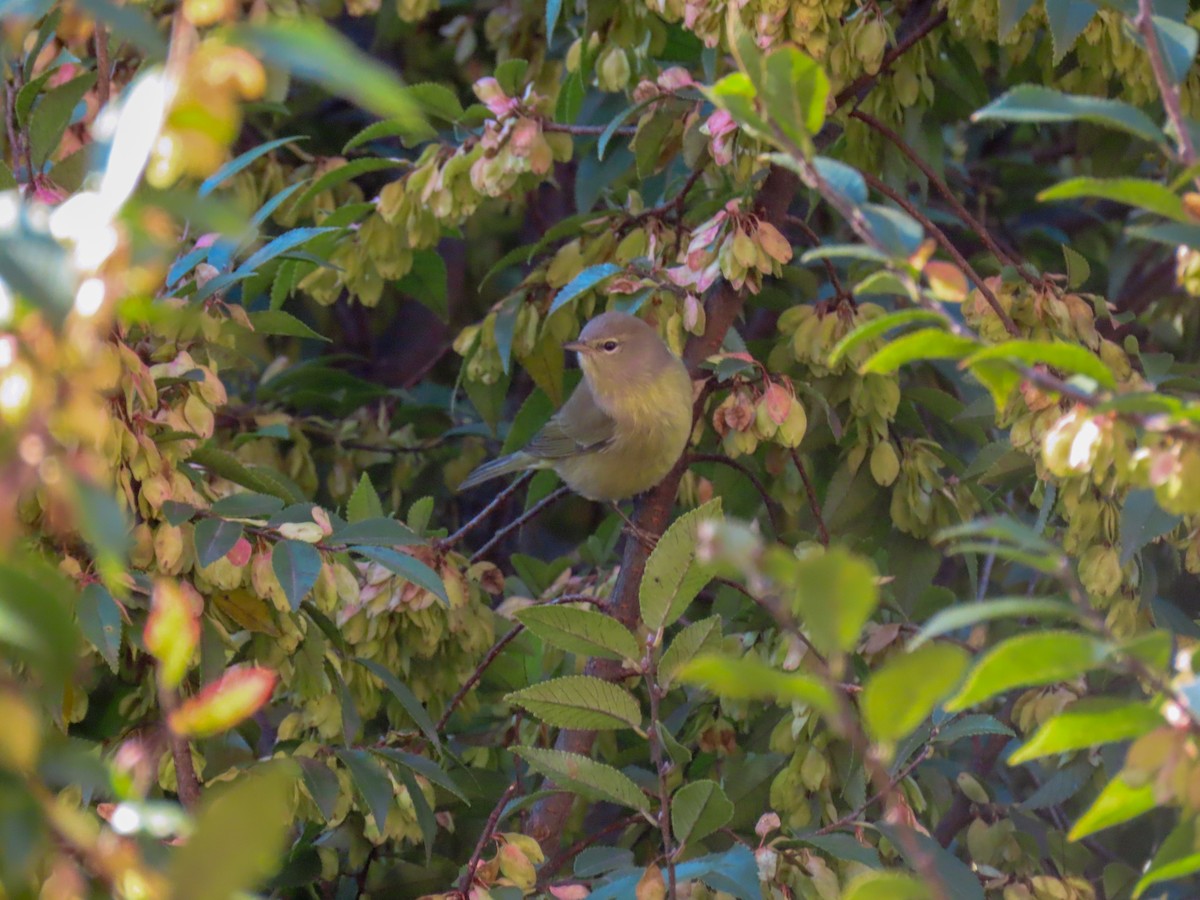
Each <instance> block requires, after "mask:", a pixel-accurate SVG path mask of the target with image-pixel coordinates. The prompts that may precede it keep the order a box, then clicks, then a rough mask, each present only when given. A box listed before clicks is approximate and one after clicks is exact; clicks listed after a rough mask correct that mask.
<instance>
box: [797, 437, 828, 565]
mask: <svg viewBox="0 0 1200 900" xmlns="http://www.w3.org/2000/svg"><path fill="white" fill-rule="evenodd" d="M792 462H793V463H795V464H796V471H797V472H799V473H800V480H801V481H803V482H804V492H805V493H806V494H808V508H809V509H811V510H812V514H813V518H814V519H816V520H817V535H818V536H819V538H820V540H821V543H822V544H824V545H825V546H826V547H828V546H829V529H828V528H826V527H825V519H824V518H823V517H822V516H821V503H820V501H819V500H817V489H816V488H815V487H814V486H813V483H812V481H811V480H810V479H809V477H808V470H807V469H805V468H804V463H803V462H801V460H800V454H799V453H798V452H796V448H795V447H793V448H792Z"/></svg>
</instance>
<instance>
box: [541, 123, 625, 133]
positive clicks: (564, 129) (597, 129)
mask: <svg viewBox="0 0 1200 900" xmlns="http://www.w3.org/2000/svg"><path fill="white" fill-rule="evenodd" d="M607 129H608V126H607V125H564V124H563V123H561V122H546V121H544V120H543V122H542V131H551V132H559V133H560V134H574V135H581V136H582V135H593V134H596V135H599V134H604V132H605V131H606V130H607ZM635 134H637V129H636V128H634V127H633V126H628V127H625V128H618V129H616V130H615V131H613V136H614V137H615V136H617V135H619V136H621V137H633V136H634V135H635Z"/></svg>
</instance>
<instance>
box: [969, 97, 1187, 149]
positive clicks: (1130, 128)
mask: <svg viewBox="0 0 1200 900" xmlns="http://www.w3.org/2000/svg"><path fill="white" fill-rule="evenodd" d="M971 119H972V120H973V121H975V122H986V121H989V120H990V121H998V122H1091V123H1092V124H1094V125H1104V126H1107V127H1109V128H1116V129H1119V130H1121V131H1124V132H1127V133H1129V134H1132V135H1134V136H1135V137H1139V138H1141V139H1142V140H1146V141H1150V142H1152V143H1158V144H1162V143H1166V139H1165V138H1164V136H1163V133H1162V129H1161V128H1159V127H1158V125H1156V124H1155V123H1154V120H1153V119H1151V118H1150V117H1149V116H1148V115H1146V114H1145V113H1144V112H1142V111H1141V110H1140V109H1138V108H1137V107H1136V106H1132V105H1130V104H1128V103H1125V102H1123V101H1121V100H1109V99H1106V98H1103V97H1086V96H1078V95H1075V94H1064V93H1063V92H1062V91H1056V90H1053V89H1051V88H1048V87H1042V86H1041V85H1034V84H1022V85H1019V86H1018V87H1015V88H1013V89H1012V90H1011V91H1008V92H1007V93H1005V94H1003V95H1002V96H1000V97H998V98H996V99H995V100H993V101H992V102H991V103H989V104H988V105H987V106H985V107H984V108H983V109H981V110H979V111H978V112H976V113H975V114H974V115H973V116H971Z"/></svg>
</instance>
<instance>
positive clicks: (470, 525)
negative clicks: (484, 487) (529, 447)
mask: <svg viewBox="0 0 1200 900" xmlns="http://www.w3.org/2000/svg"><path fill="white" fill-rule="evenodd" d="M532 477H533V473H532V472H523V473H522V474H521V477H520V478H518V479H517V480H516V481H514V482H513V483H512V484H510V485H509V486H508V487H506V488H505V489H504V490H502V491H501V492H500V493H498V494H497V495H496V496H495V497H493V498H492V500H491V502H490V503H489V504H488V505H487V506H485V507H484V508H483V509H481V510H480V511H479V512H477V513H476V514H475V515H474V517H472V518H471V519H470V520H468V521H467V523H466V524H465V525H463V526H462V528H460V529H458V531H456V532H454V534H452V535H450V536H449V537H447V538H445V539H444V540H442V541H441V542H440V545H441V546H442V547H453V546H454V545H455V544H457V543H458V542H459V541H461V540H462V539H463V538H464V537H466V535H467V534H468V533H469V532H471V531H473V530H474V529H476V528H478V527H479V525H480V524H482V522H483V521H484V519H486V518H487V517H488V516H490V515H491V514H492V513H493V512H495V511H496V509H497V508H498V507H499V506H500V505H501V504H503V503H504V501H505V500H507V499H508V498H509V497H511V496H512V495H513V494H515V493H516V492H517V491H519V490H520V489H521V486H522V485H524V484H525V483H526V482H527V481H529V479H530V478H532Z"/></svg>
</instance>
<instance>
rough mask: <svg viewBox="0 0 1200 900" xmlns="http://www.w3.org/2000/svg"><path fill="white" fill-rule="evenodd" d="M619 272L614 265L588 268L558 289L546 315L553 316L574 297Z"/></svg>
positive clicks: (618, 268) (606, 264)
mask: <svg viewBox="0 0 1200 900" xmlns="http://www.w3.org/2000/svg"><path fill="white" fill-rule="evenodd" d="M620 271H621V267H620V266H618V265H616V264H615V263H600V264H599V265H596V266H588V267H587V268H586V269H584V270H583V271H582V272H580V273H579V274H578V275H576V276H575V277H574V278H572V279H571V280H570V281H568V282H567V283H566V284H564V285H563V286H562V287H561V288H560V289H559V291H558V293H557V294H556V295H555V296H554V302H553V303H551V304H550V311H549V312H547V313H546V315H547V316H550V315H553V314H554V313H555V312H557V311H558V310H560V309H562V308H563V307H564V306H566V305H567V304H568V303H570V302H571V301H572V300H574V299H575V298H576V297H578V296H580V295H581V294H583V293H585V292H587V291H590V290H591V289H592V288H594V287H597V286H598V285H599V284H600V283H601V282H602V281H605V280H606V279H608V278H612V276H614V275H616V274H617V273H618V272H620Z"/></svg>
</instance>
